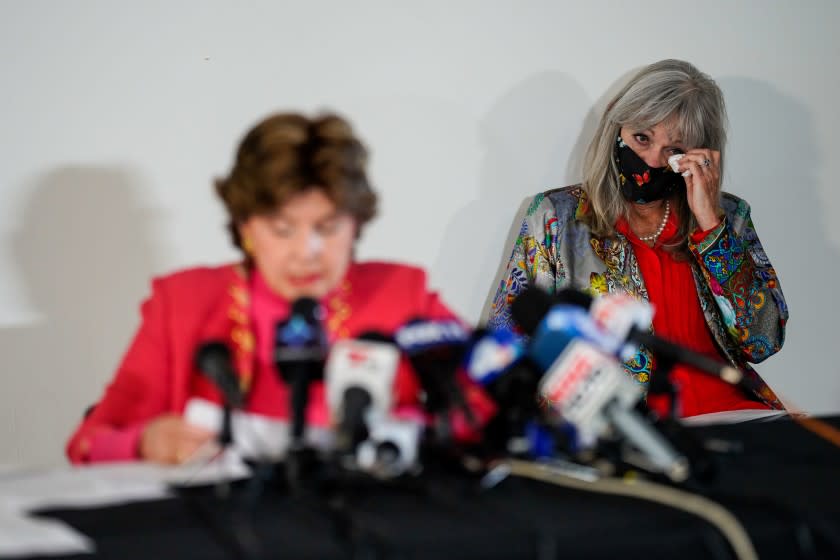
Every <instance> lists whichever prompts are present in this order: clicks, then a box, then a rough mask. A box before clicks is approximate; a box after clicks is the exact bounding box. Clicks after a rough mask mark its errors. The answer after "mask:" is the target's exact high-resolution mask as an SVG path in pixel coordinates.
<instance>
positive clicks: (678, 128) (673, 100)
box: [583, 59, 727, 246]
mask: <svg viewBox="0 0 840 560" xmlns="http://www.w3.org/2000/svg"><path fill="white" fill-rule="evenodd" d="M665 121H671V122H672V123H673V127H674V132H675V133H676V134H678V135H679V136H680V137H681V138H682V141H683V143H684V144H685V146H686V147H687V148H689V149H691V148H709V149H712V150H717V151H719V152H720V173H721V176H723V159H724V158H723V154H724V148H725V146H726V126H727V118H726V106H725V105H724V102H723V93H722V92H721V90H720V88H719V87H718V85H717V84H716V83H715V82H714V80H712V79H711V78H710V77H709V76H708V75H706V74H704V73H702V72H700V71H699V70H698V69H697V68H696V67H694V66H693V65H692V64H690V63H688V62H684V61H682V60H672V59H671V60H661V61H659V62H655V63H653V64H651V65H649V66H646V67H645V68H643V69H642V70H641V71H640V72H639V73H638V74H636V75H635V76H634V77H633V78H632V79H631V80H630V81H629V83H627V85H625V86H624V87H623V88H622V89H621V91H619V92H618V94H617V95H616V96H615V97H613V99H612V100H611V101H610V102H609V104H608V105H607V109H606V111H605V112H604V115H603V116H602V117H601V122H600V124H599V125H598V129H597V131H596V132H595V136H594V138H593V139H592V141H591V142H590V144H589V148H588V149H587V151H586V157H585V159H584V164H583V189H584V191H585V192H586V194H587V196H588V197H589V199H590V204H591V212H590V214H589V216H588V220H589V222H590V223H589V225H590V227H591V229H592V231H593V233H594V234H595V235H601V236H611V235H613V234H614V229H613V226H614V224H615V222H616V220H617V219H618V217H619V216H625V217H626V215H627V208H628V207H627V203H626V201H625V200H624V198H623V197H622V195H621V190H620V187H619V183H618V168H617V166H616V164H615V161H614V159H613V153H614V149H615V141H616V138H617V137H618V135H619V132H620V130H621V128H622V127H623V126H629V127H631V128H634V129H636V130H645V129H648V128H651V127H652V126H655V125H657V124H659V123H661V122H665ZM677 212H678V215H679V216H680V218H681V219H680V232H679V233H680V235H679V236H678V238H677V239H678V240H679V242H678V244H679V245H681V246H684V243H685V241H686V238H687V235H688V232H690V231H693V230H694V229H695V228H696V227H697V224H696V221H695V220H694V216H693V215H692V214H691V211H690V210H689V208H688V202H687V201H686V199H685V194H684V192H683V193H682V196H681V200H679V202H678V204H677Z"/></svg>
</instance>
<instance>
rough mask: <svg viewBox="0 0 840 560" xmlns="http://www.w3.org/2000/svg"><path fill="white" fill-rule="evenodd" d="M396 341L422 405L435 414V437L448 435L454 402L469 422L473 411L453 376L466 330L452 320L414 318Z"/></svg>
mask: <svg viewBox="0 0 840 560" xmlns="http://www.w3.org/2000/svg"><path fill="white" fill-rule="evenodd" d="M395 339H396V341H397V345H398V346H399V347H400V348H401V349H402V350H403V352H405V354H406V355H407V356H408V358H409V361H410V362H411V365H412V367H413V368H414V371H415V372H416V374H417V378H418V380H419V381H420V384H421V385H422V387H423V392H424V393H425V400H424V403H423V405H424V407H425V409H426V411H427V412H429V413H430V414H432V415H434V416H435V419H436V421H437V423H438V425H437V430H438V433H437V435H438V437H439V438H440V439H441V440H442V441H448V440H450V439H451V436H452V434H451V428H452V427H451V422H450V419H449V412H450V411H451V410H452V409H453V408H455V407H456V406H457V407H458V408H460V409H461V410H462V411H463V412H464V417H465V419H466V420H467V422H469V423H470V424H471V425H473V426H475V425H477V422H476V419H475V415H474V413H473V411H472V409H471V408H470V407H469V405H468V404H467V402H466V399H465V397H464V394H463V392H462V391H461V388H460V387H459V386H458V383H457V381H456V379H455V374H456V371H457V368H458V366H459V365H461V364H462V363H463V360H464V355H465V354H466V351H467V348H468V343H469V333H468V332H467V330H466V329H465V328H464V326H463V325H462V324H461V323H460V322H458V321H456V320H454V319H446V320H427V319H414V320H411V321H409V322H408V323H406V325H404V326H403V327H401V328H400V329H399V330H398V331H397V332H396V334H395Z"/></svg>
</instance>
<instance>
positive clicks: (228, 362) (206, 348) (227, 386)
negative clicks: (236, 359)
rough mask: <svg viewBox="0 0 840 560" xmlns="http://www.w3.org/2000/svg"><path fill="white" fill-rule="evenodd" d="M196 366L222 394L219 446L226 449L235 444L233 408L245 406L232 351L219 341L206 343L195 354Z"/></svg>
mask: <svg viewBox="0 0 840 560" xmlns="http://www.w3.org/2000/svg"><path fill="white" fill-rule="evenodd" d="M195 366H196V368H197V369H198V371H200V372H201V373H202V374H203V375H204V376H205V377H206V378H207V379H208V380H210V382H212V383H213V384H214V385H215V386H216V388H217V389H219V391H220V392H221V393H222V398H223V399H224V402H223V415H222V426H221V429H220V430H219V444H221V445H222V446H223V447H226V446H228V445H230V444H231V443H232V442H233V428H232V425H231V408H242V407H243V406H244V404H245V394H244V393H243V391H242V388H241V387H240V385H239V378H238V377H237V375H236V370H235V369H234V367H233V359H232V356H231V353H230V349H229V348H228V347H227V345H226V344H225V343H223V342H220V341H218V340H214V341H210V342H206V343H204V344H202V345H201V346H200V347H199V348H198V350H197V351H196V353H195Z"/></svg>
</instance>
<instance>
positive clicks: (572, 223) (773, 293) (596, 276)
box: [488, 186, 788, 409]
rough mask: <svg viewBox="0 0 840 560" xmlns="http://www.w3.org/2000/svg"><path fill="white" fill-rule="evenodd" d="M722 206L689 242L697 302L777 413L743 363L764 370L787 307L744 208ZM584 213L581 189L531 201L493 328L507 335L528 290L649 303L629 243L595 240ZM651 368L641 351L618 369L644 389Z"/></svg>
mask: <svg viewBox="0 0 840 560" xmlns="http://www.w3.org/2000/svg"><path fill="white" fill-rule="evenodd" d="M722 206H723V210H724V212H725V217H724V219H723V220H722V221H721V223H720V225H718V226H717V227H716V228H715V229H714V230H712V231H711V232H710V233H709V234H708V235H707V236H705V237H704V239H703V240H702V241H701V242H700V243H692V242H691V240H689V251H690V252H691V254H692V257H693V258H692V261H691V268H692V271H693V273H694V274H693V275H694V282H695V285H696V288H697V294H698V297H699V299H700V302H701V307H702V309H703V314H704V316H705V318H706V323H707V324H708V326H709V329H710V331H711V333H712V336H713V338H714V340H715V342H716V343H717V346H718V348H719V349H720V351H721V355H722V356H724V357H725V358H726V359H727V360H728V361H729V362H730V363H731V364H732V365H734V366H736V367H738V368H740V369H741V370H743V371H744V373H745V374H746V376H747V378H748V380H749V381H750V382H751V383H750V385H751V386H752V387H753V393H754V396H755V398H757V399H758V400H760V401H761V402H764V403H766V404H767V405H769V406H770V407H772V408H777V409H781V408H783V406H782V403H781V402H780V401H779V399H778V397H777V396H776V395H775V394H774V393H773V391H772V390H771V389H770V387H768V385H767V384H766V383H765V382H764V381H763V380H762V379H761V377H760V376H759V375H758V373H757V372H756V371H755V370H754V369H753V368H752V367H751V366H750V365H749V363H748V362H752V363H758V362H761V361H762V360H764V359H766V358H767V357H768V356H771V355H773V354H774V353H776V352H778V351H779V349H780V348H781V347H782V344H783V342H784V335H785V323H786V322H787V319H788V309H787V305H786V304H785V299H784V295H783V294H782V289H781V287H780V285H779V281H778V278H777V277H776V272H775V271H774V270H773V267H772V266H771V264H770V261H769V260H768V258H767V255H766V254H765V253H764V249H763V248H762V246H761V242H760V241H759V239H758V236H757V235H756V233H755V229H754V227H753V223H752V219H751V218H750V207H749V205H748V204H747V203H746V202H745V201H744V200H742V199H740V198H738V197H736V196H734V195H731V194H728V193H723V196H722ZM587 210H588V199H587V196H586V193H585V192H584V191H583V189H582V188H580V186H572V187H565V188H560V189H554V190H550V191H547V192H544V193H541V194H539V195H537V196H535V197H534V199H533V200H532V202H531V204H530V205H529V207H528V211H527V213H526V216H525V219H524V220H523V222H522V227H521V229H520V232H519V236H518V238H517V239H516V243H515V245H514V247H513V253H512V255H511V258H510V261H509V263H508V265H507V271H506V274H505V276H504V278H503V279H502V281H501V284H500V285H499V287H498V290H497V292H496V295H495V297H494V299H493V304H492V309H491V314H490V319H489V321H488V325H489V326H490V327H495V328H499V327H508V328H510V327H512V326H513V321H512V319H511V316H510V303H511V302H512V301H513V299H515V297H516V296H517V295H518V294H519V293H520V292H521V291H522V290H523V289H524V288H525V287H526V286H528V285H532V284H533V285H535V286H538V287H540V288H542V289H544V290H547V291H548V292H552V293H553V292H554V291H556V290H559V289H561V288H565V287H571V288H576V289H579V290H584V291H587V292H589V293H591V294H592V295H599V294H605V293H627V294H630V295H632V296H633V297H635V298H637V299H640V300H647V299H648V293H647V289H646V288H645V282H644V279H643V278H642V276H641V274H640V272H639V264H638V261H637V260H636V256H635V254H634V252H633V248H632V245H631V244H630V242H629V241H628V240H627V238H626V237H624V236H623V235H621V234H620V233H616V234H615V236H614V237H610V238H599V237H595V236H593V235H592V233H591V232H590V230H589V227H588V226H587V225H586V224H585V223H584V222H583V221H582V220H581V217H582V216H583V215H584V214H585V213H586V212H587ZM654 367H655V358H654V356H653V355H652V354H651V352H650V351H649V350H648V349H647V348H645V347H642V348H641V349H640V350H639V352H638V353H637V354H636V355H635V356H634V357H633V358H632V359H631V360H629V361H627V362H626V363H624V368H625V370H626V371H627V373H628V374H629V375H630V376H631V377H632V378H633V379H634V380H636V382H638V383H639V384H640V385H642V386H643V388H644V389H647V385H648V383H649V381H650V374H651V371H652V370H653V368H654Z"/></svg>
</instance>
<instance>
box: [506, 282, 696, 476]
mask: <svg viewBox="0 0 840 560" xmlns="http://www.w3.org/2000/svg"><path fill="white" fill-rule="evenodd" d="M554 302H555V300H554V298H552V297H551V296H550V295H548V294H547V293H545V292H543V291H541V290H538V289H535V288H529V289H527V290H525V291H524V292H522V293H521V294H520V295H519V296H518V297H517V298H516V299H515V300H514V301H513V303H512V305H511V314H512V315H513V318H514V320H515V321H516V322H517V324H519V326H520V327H521V328H522V329H523V330H524V331H525V332H526V333H527V334H529V335H531V341H530V344H529V348H528V354H529V356H530V357H531V358H532V359H533V361H534V362H535V363H536V364H537V365H538V366H539V367H540V368H541V369H542V370H543V371H545V374H544V375H543V377H542V380H541V381H540V383H539V393H540V394H541V395H543V397H544V398H546V399H547V400H548V401H549V402H550V403H551V405H552V407H553V408H555V409H556V410H557V411H558V412H559V413H560V415H561V416H562V417H563V418H564V419H565V420H566V421H568V422H569V423H570V424H572V425H573V426H574V427H575V430H576V432H577V437H578V438H579V440H580V443H581V444H582V445H583V446H586V447H591V446H593V445H594V444H595V441H596V440H597V438H598V437H599V436H600V435H602V434H604V433H605V432H606V431H607V428H608V427H609V426H612V427H614V428H615V429H616V430H617V431H618V432H619V433H620V434H621V435H623V436H624V438H625V439H626V440H627V441H628V442H629V443H631V444H632V445H633V446H635V447H636V448H637V449H638V450H639V451H641V452H642V453H643V454H644V455H645V456H646V457H647V459H648V460H649V461H650V463H651V464H652V467H653V469H655V470H658V471H661V472H664V473H666V474H667V475H668V476H669V477H670V478H671V479H672V480H676V481H681V480H685V478H686V477H687V476H688V474H689V468H688V462H687V460H686V459H685V457H683V456H682V455H680V454H679V453H678V452H676V451H675V450H674V449H673V447H672V446H671V444H670V443H669V442H668V441H667V440H666V439H665V438H664V437H663V436H662V435H661V434H659V432H657V431H656V430H654V429H653V428H652V427H651V426H650V425H649V424H648V423H647V422H646V421H645V420H644V419H643V418H642V417H641V416H640V415H639V414H638V413H636V412H635V410H633V409H632V407H633V406H634V405H635V403H636V402H637V401H638V400H639V399H640V398H641V390H640V388H639V387H638V386H637V385H636V384H635V383H633V382H632V381H631V380H630V379H628V378H627V376H626V374H625V373H624V371H623V369H622V368H621V366H620V365H619V364H618V363H617V362H615V360H614V359H613V358H612V357H610V356H609V355H607V354H605V353H603V352H602V351H601V350H600V348H618V347H619V345H618V341H619V340H618V337H615V336H612V335H611V334H610V333H604V332H603V331H602V330H601V329H599V328H598V327H597V325H595V323H594V321H593V320H592V318H591V317H590V316H589V314H588V313H586V312H585V311H584V310H583V309H582V308H581V307H580V306H577V305H573V304H557V305H553V304H554Z"/></svg>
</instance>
